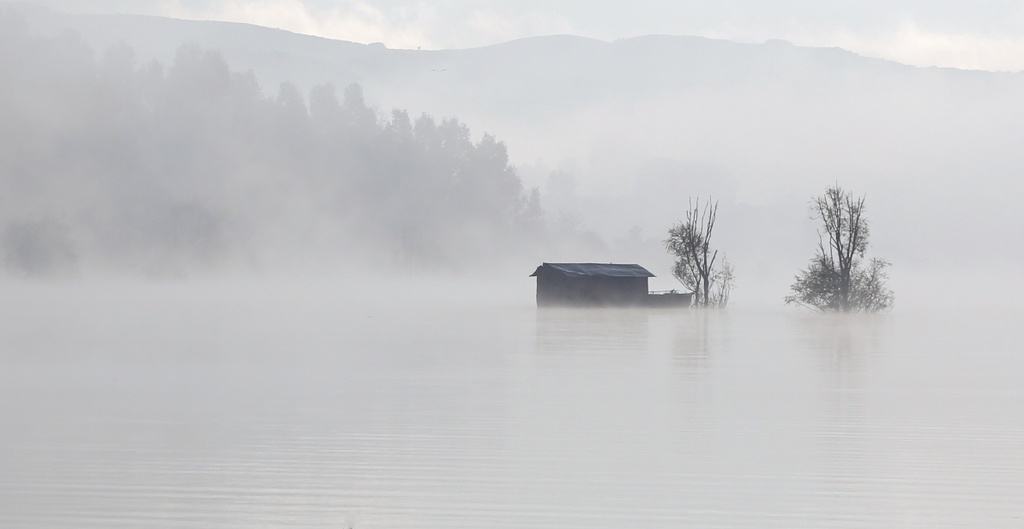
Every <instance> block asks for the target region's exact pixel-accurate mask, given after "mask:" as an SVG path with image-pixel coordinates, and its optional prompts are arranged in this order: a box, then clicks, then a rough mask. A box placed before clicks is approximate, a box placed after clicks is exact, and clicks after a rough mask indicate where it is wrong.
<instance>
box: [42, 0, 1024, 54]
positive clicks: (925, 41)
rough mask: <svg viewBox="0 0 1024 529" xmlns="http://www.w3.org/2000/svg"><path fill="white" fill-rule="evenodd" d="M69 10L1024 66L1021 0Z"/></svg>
mask: <svg viewBox="0 0 1024 529" xmlns="http://www.w3.org/2000/svg"><path fill="white" fill-rule="evenodd" d="M33 1H35V2H36V3H45V4H49V5H53V6H56V7H59V8H62V9H65V10H74V11H89V12H110V11H118V12H129V13H145V14H160V15H169V16H176V17H182V18H202V19H206V18H210V19H221V20H231V21H239V22H250V23H254V24H259V25H265V26H273V27H279V28H284V29H289V30H293V31H297V32H301V33H309V34H315V35H321V36H325V37H331V38H338V39H345V40H353V41H358V42H373V41H382V42H385V43H386V44H388V45H389V46H390V47H395V48H398V47H405V48H415V47H417V46H422V47H424V48H450V47H471V46H480V45H486V44H492V43H496V42H501V41H505V40H509V39H514V38H518V37H525V36H531V35H539V34H551V33H572V34H577V35H584V36H590V37H596V38H600V39H607V40H610V39H616V38H622V37H630V36H636V35H643V34H651V33H668V34H694V35H705V36H710V37H722V38H728V39H733V40H741V41H762V40H765V39H769V38H781V39H786V40H790V41H792V42H794V43H797V44H806V45H823V46H840V47H844V48H847V49H851V50H854V51H857V52H860V53H863V54H866V55H871V56H877V57H885V58H889V59H894V60H898V61H901V62H905V63H910V64H919V65H943V66H956V67H964V68H981V69H999V70H1007V69H1009V70H1024V1H1021V0H970V1H965V0H780V1H775V2H766V1H764V0H720V1H714V2H712V1H706V0H705V1H697V0H631V1H630V2H621V1H610V0H515V1H510V0H432V1H423V0H373V1H369V0H33Z"/></svg>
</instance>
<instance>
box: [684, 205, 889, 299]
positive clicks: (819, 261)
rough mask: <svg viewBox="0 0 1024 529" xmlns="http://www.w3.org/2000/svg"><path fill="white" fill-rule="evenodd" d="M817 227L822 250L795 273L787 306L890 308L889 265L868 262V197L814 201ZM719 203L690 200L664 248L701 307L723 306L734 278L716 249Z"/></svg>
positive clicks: (875, 261)
mask: <svg viewBox="0 0 1024 529" xmlns="http://www.w3.org/2000/svg"><path fill="white" fill-rule="evenodd" d="M812 210H813V212H814V214H813V219H814V220H815V221H816V223H817V224H818V247H817V249H816V250H815V253H814V256H813V257H812V258H811V259H810V262H809V264H808V266H807V267H806V268H805V269H803V270H801V271H800V272H799V273H797V275H796V277H795V279H794V281H793V284H792V285H791V286H790V294H789V295H788V296H786V298H785V301H786V303H787V304H793V305H799V306H803V307H808V308H812V309H815V310H819V311H839V312H878V311H883V310H887V309H889V308H891V307H892V303H893V300H894V296H893V292H892V290H890V289H889V288H888V286H887V284H886V282H887V279H888V275H887V268H888V267H889V263H888V262H887V261H885V260H882V259H877V258H872V259H867V257H866V253H867V249H868V241H869V238H870V226H869V223H868V220H867V217H866V216H865V197H863V196H860V197H857V196H855V195H853V194H852V193H851V192H849V191H847V190H846V189H843V188H842V187H840V186H838V185H834V186H831V187H829V188H828V189H826V190H825V192H824V193H823V194H822V195H820V196H817V197H815V198H814V199H813V201H812ZM717 219H718V203H717V202H713V201H711V200H707V201H703V202H702V201H701V200H700V199H699V198H698V199H696V200H694V199H691V200H690V203H689V207H688V208H687V210H686V212H685V214H684V218H683V220H682V221H680V222H679V223H678V224H677V225H675V226H672V227H671V228H670V229H669V232H668V238H667V239H666V240H665V247H666V249H667V250H668V251H669V253H671V254H672V255H673V256H675V265H674V267H673V275H674V276H675V277H676V279H678V280H679V282H680V283H682V284H683V286H684V287H686V288H687V289H688V290H690V291H691V292H693V303H694V305H696V306H698V307H705V308H707V307H718V308H721V307H725V306H726V305H727V304H728V302H729V296H730V293H731V292H732V288H733V282H734V280H735V274H734V272H733V268H732V265H731V264H729V262H728V261H727V260H726V259H725V257H724V256H722V258H721V260H719V250H718V249H717V248H715V247H714V246H713V243H712V236H713V235H714V230H715V224H716V221H717Z"/></svg>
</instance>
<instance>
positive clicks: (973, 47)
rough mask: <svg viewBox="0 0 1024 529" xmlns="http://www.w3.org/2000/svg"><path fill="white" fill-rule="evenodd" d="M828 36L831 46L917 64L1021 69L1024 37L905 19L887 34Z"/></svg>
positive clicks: (1004, 69)
mask: <svg viewBox="0 0 1024 529" xmlns="http://www.w3.org/2000/svg"><path fill="white" fill-rule="evenodd" d="M828 40H829V41H830V42H828V43H827V44H828V45H831V46H839V47H842V48H847V49H850V50H853V51H856V52H859V53H862V54H865V55H871V56H875V57H882V58H886V59H891V60H894V61H898V62H902V63H906V64H914V65H918V66H949V67H954V68H965V69H973V70H994V71H1021V70H1024V37H1006V36H994V35H977V34H970V33H943V32H933V31H927V30H924V29H921V28H919V27H918V26H917V25H915V24H909V23H908V24H905V25H904V26H903V27H901V28H900V29H898V30H897V31H894V32H891V33H888V34H882V35H877V36H870V35H867V36H866V35H858V34H854V33H848V32H845V33H842V34H839V35H835V36H833V37H831V38H830V39H828ZM818 44H825V43H824V42H819V43H818Z"/></svg>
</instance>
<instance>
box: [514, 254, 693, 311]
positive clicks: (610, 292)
mask: <svg viewBox="0 0 1024 529" xmlns="http://www.w3.org/2000/svg"><path fill="white" fill-rule="evenodd" d="M530 277H536V278H537V305H538V306H550V305H584V306H684V305H689V304H690V294H680V293H670V294H651V293H649V292H648V289H647V282H648V279H650V278H652V277H654V274H652V273H651V272H650V271H649V270H647V269H646V268H644V267H642V266H640V265H637V264H614V263H608V264H604V263H543V264H541V265H540V266H538V267H537V270H535V271H534V272H533V274H531V275H530Z"/></svg>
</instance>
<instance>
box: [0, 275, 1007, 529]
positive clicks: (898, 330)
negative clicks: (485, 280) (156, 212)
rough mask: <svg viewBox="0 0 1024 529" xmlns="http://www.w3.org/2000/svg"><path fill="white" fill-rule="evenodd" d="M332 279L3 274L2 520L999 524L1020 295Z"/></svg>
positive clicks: (593, 525) (118, 523) (404, 527)
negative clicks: (598, 289) (611, 305)
mask: <svg viewBox="0 0 1024 529" xmlns="http://www.w3.org/2000/svg"><path fill="white" fill-rule="evenodd" d="M444 291H445V289H442V288H439V289H436V290H435V291H432V292H430V295H431V296H434V297H436V298H437V299H444V296H443V292H444ZM346 298H347V294H346V292H345V290H344V289H341V288H338V289H336V290H332V289H317V288H296V289H287V288H286V289H278V290H265V289H261V288H245V287H238V288H236V289H231V288H227V289H224V290H223V291H220V290H217V289H216V288H209V289H207V288H202V287H197V286H187V287H184V286H175V285H164V286H155V287H139V288H125V287H110V288H106V287H103V286H92V287H88V288H87V287H81V286H75V287H71V286H18V287H16V288H11V289H9V290H8V292H7V295H6V296H5V298H4V300H2V301H0V317H2V323H0V360H2V364H0V365H2V371H0V433H2V436H0V527H3V528H6V529H16V528H26V529H40V528H76V529H77V528H117V527H132V528H143V527H144V528H179V527H182V528H184V527H189V528H204V529H219V528H259V527H266V528H292V527H295V528H337V529H347V528H349V527H353V528H356V529H358V528H401V529H416V528H476V529H486V528H524V527H530V528H534V527H536V528H559V529H582V528H586V529H600V528H616V529H622V528H627V527H629V528H661V527H664V528H679V527H700V528H724V527H734V528H770V527H778V528H786V529H793V528H854V527H870V528H881V527H885V528H902V527H907V528H910V527H913V528H945V527H965V528H966V527H970V528H1019V527H1024V393H1022V391H1021V386H1022V377H1024V355H1022V354H1021V352H1022V347H1021V346H1020V344H1019V341H1018V337H1019V335H1020V322H1021V321H1024V319H1022V318H1021V314H1019V313H992V314H978V313H970V312H967V313H962V312H956V311H953V310H948V311H940V310H935V311H931V312H925V313H902V312H899V311H897V312H895V313H893V314H889V315H885V316H881V317H859V318H858V317H852V318H851V317H846V318H844V317H828V316H820V315H815V314H808V313H803V312H800V311H797V310H783V309H779V310H777V311H753V310H743V309H742V308H736V309H735V310H730V311H728V312H722V313H700V312H694V311H686V310H682V311H680V310H676V311H671V310H667V311H666V310H661V311H647V310H625V311H621V310H619V311H617V310H581V311H571V310H546V311H538V310H537V309H536V308H534V307H533V306H532V305H531V304H530V303H529V299H528V298H526V299H522V298H516V299H513V300H511V301H509V302H508V303H497V302H489V303H484V304H474V303H473V302H471V301H468V300H465V299H462V300H459V301H457V302H450V303H448V302H441V304H442V306H440V307H435V306H430V305H428V304H425V303H419V304H415V303H408V302H407V300H403V299H400V298H398V297H395V296H392V295H389V298H388V299H384V300H378V301H377V302H375V303H370V304H356V303H355V302H354V301H353V300H351V299H346ZM392 304H393V306H391V305H392Z"/></svg>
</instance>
